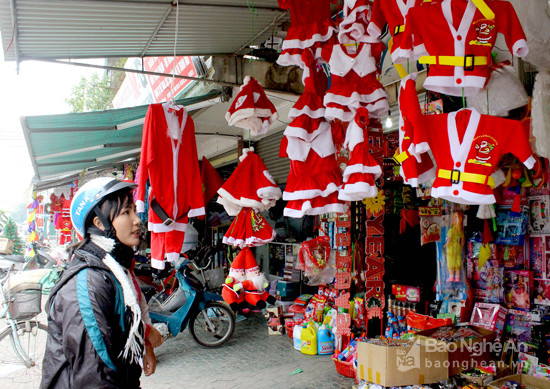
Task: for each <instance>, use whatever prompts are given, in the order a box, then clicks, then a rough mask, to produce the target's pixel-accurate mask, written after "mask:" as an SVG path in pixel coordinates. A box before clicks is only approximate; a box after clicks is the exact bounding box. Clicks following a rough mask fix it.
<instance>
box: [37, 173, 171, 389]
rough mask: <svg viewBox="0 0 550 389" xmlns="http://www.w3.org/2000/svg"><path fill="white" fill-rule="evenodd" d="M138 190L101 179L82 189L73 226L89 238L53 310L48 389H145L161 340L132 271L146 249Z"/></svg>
mask: <svg viewBox="0 0 550 389" xmlns="http://www.w3.org/2000/svg"><path fill="white" fill-rule="evenodd" d="M135 186H136V185H135V184H132V183H128V182H122V181H118V180H116V179H114V178H97V179H95V180H92V181H90V182H88V183H86V184H85V185H83V186H82V188H80V190H79V191H78V192H77V193H76V195H75V196H74V199H73V201H72V203H71V221H72V223H73V227H74V228H75V230H76V232H77V233H78V235H80V236H81V237H83V238H84V239H83V241H82V242H80V243H79V244H78V245H77V246H76V247H75V248H74V251H73V254H72V258H71V262H70V265H69V268H68V269H67V270H66V271H65V273H64V274H63V277H62V278H61V280H60V281H59V282H58V283H57V284H56V286H55V288H54V289H53V290H52V292H51V294H50V297H49V299H48V302H47V303H46V310H47V312H48V327H49V330H48V332H49V335H48V340H47V342H46V353H45V355H44V362H43V369H42V383H41V388H43V389H46V388H125V389H126V388H139V377H140V375H141V367H140V363H143V367H144V372H145V375H150V374H152V373H154V371H155V367H156V359H155V354H154V351H153V348H154V347H157V346H159V345H160V344H162V337H161V336H160V334H159V332H158V331H157V330H156V329H155V328H154V327H152V326H151V325H150V324H151V323H150V319H149V315H148V311H147V305H146V303H145V301H144V298H143V297H142V296H141V294H140V292H139V288H138V287H137V284H136V283H135V282H134V280H133V277H132V275H131V273H130V272H129V269H130V267H131V264H132V260H133V256H134V249H133V248H134V247H135V246H137V245H138V244H139V242H140V219H139V217H138V216H137V215H136V213H135V205H134V202H133V199H132V192H131V191H132V189H133V188H134V187H135Z"/></svg>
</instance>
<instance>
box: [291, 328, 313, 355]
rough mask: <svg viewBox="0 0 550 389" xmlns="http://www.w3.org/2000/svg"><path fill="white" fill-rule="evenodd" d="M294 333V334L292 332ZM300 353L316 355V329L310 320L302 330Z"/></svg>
mask: <svg viewBox="0 0 550 389" xmlns="http://www.w3.org/2000/svg"><path fill="white" fill-rule="evenodd" d="M293 335H294V334H293ZM300 351H302V354H307V355H317V331H316V329H315V327H314V325H313V323H312V322H309V324H308V326H307V327H306V328H304V329H303V330H302V349H301V350H300Z"/></svg>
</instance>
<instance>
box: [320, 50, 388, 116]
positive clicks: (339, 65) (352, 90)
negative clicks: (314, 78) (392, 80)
mask: <svg viewBox="0 0 550 389" xmlns="http://www.w3.org/2000/svg"><path fill="white" fill-rule="evenodd" d="M383 50H384V44H383V43H381V42H379V43H375V44H371V43H360V44H358V45H353V46H347V45H344V44H336V45H334V46H333V47H332V48H330V49H329V48H325V49H323V51H322V56H323V58H324V59H325V60H327V61H328V63H329V65H330V73H331V77H330V82H331V84H330V88H329V90H328V91H327V93H326V94H325V98H324V104H325V107H326V110H325V117H326V118H327V120H334V119H340V120H342V121H344V122H350V121H352V120H353V117H354V116H355V111H356V110H357V108H359V107H365V108H367V110H368V111H369V114H370V115H371V117H374V118H380V117H384V116H386V115H387V114H388V109H389V105H388V99H387V93H386V90H385V89H384V87H383V86H382V84H380V82H379V81H378V79H377V70H378V67H377V66H378V65H377V64H378V63H379V62H380V55H381V53H382V51H383Z"/></svg>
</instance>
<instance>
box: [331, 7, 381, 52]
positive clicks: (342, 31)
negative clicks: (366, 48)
mask: <svg viewBox="0 0 550 389" xmlns="http://www.w3.org/2000/svg"><path fill="white" fill-rule="evenodd" d="M343 11H344V19H342V21H341V22H340V25H339V29H338V42H340V43H352V42H366V43H376V42H378V36H374V37H373V36H371V35H369V34H368V33H367V26H368V25H369V20H370V18H371V11H372V1H370V0H344V9H343Z"/></svg>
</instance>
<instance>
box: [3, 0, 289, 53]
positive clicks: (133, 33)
mask: <svg viewBox="0 0 550 389" xmlns="http://www.w3.org/2000/svg"><path fill="white" fill-rule="evenodd" d="M251 3H252V2H251ZM10 4H14V7H15V9H14V11H13V14H14V15H15V21H14V20H12V7H11V6H10ZM254 5H255V14H254V21H253V28H252V17H251V12H250V10H249V8H248V7H247V1H246V0H200V1H199V0H194V1H185V0H180V2H179V17H178V37H177V55H209V54H232V53H236V52H238V51H239V49H241V48H242V47H243V46H245V47H246V46H247V45H248V44H249V43H250V40H251V38H252V37H255V39H254V43H255V44H260V43H262V42H264V41H265V40H266V39H267V38H268V37H269V36H271V34H272V33H273V29H272V27H271V26H272V25H276V26H277V25H278V24H279V22H280V21H283V20H288V19H289V15H288V13H286V12H284V11H282V10H280V9H279V8H278V6H277V2H276V1H275V0H256V1H254ZM14 22H15V25H16V29H15V30H14V29H13V26H14ZM175 26H176V7H174V6H172V2H171V1H167V0H154V1H151V0H131V1H104V0H100V1H97V0H96V1H92V0H79V1H73V0H66V1H62V0H57V1H40V0H17V1H13V0H0V30H1V32H2V46H3V49H4V51H5V59H6V60H17V59H19V60H25V59H41V58H48V59H52V58H57V59H60V58H105V57H141V56H171V55H173V51H174V33H175ZM12 38H15V39H12ZM10 42H11V46H10ZM8 47H9V49H8Z"/></svg>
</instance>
